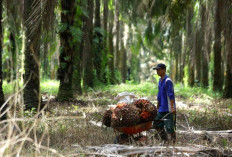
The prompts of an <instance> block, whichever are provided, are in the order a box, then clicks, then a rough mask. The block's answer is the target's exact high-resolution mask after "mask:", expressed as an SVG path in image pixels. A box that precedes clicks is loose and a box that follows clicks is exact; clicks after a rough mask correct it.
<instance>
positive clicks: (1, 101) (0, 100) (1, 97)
mask: <svg viewBox="0 0 232 157" xmlns="http://www.w3.org/2000/svg"><path fill="white" fill-rule="evenodd" d="M2 42H3V34H2V0H0V107H2V105H3V104H4V102H5V99H4V93H3V88H2V83H3V77H2ZM5 109H6V106H5V107H4V108H3V109H2V110H1V111H0V113H2V112H4V111H5ZM0 118H1V119H2V120H3V119H6V114H5V115H3V116H2V117H0Z"/></svg>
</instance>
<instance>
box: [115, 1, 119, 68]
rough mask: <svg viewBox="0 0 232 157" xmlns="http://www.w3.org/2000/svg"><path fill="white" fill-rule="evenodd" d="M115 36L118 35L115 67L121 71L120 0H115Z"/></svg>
mask: <svg viewBox="0 0 232 157" xmlns="http://www.w3.org/2000/svg"><path fill="white" fill-rule="evenodd" d="M115 27H116V29H115V34H116V45H115V46H116V47H115V67H116V68H117V69H119V61H120V52H119V32H120V22H119V0H115Z"/></svg>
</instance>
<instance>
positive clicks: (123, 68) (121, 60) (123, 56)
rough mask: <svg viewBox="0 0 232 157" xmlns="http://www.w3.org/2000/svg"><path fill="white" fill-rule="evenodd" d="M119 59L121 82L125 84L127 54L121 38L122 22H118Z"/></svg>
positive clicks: (122, 34) (122, 31)
mask: <svg viewBox="0 0 232 157" xmlns="http://www.w3.org/2000/svg"><path fill="white" fill-rule="evenodd" d="M120 26H121V27H120V48H121V50H120V58H119V65H120V66H119V67H120V73H121V76H122V82H123V83H125V82H126V69H127V66H126V60H127V58H126V56H127V52H126V49H125V46H124V40H123V38H124V37H123V36H124V27H123V22H122V21H120Z"/></svg>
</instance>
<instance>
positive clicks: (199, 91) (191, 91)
mask: <svg viewBox="0 0 232 157" xmlns="http://www.w3.org/2000/svg"><path fill="white" fill-rule="evenodd" d="M175 94H176V95H181V96H183V97H185V98H192V97H193V96H197V97H200V98H203V99H205V98H206V99H213V98H219V97H221V96H222V93H220V92H214V91H212V89H210V88H202V87H189V86H183V85H182V84H175ZM194 99H195V98H194Z"/></svg>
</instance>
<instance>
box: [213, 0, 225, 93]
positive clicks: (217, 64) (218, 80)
mask: <svg viewBox="0 0 232 157" xmlns="http://www.w3.org/2000/svg"><path fill="white" fill-rule="evenodd" d="M222 1H223V0H216V5H215V26H214V34H215V42H214V47H213V48H214V73H213V90H214V91H221V90H222V76H221V66H222V61H221V60H222V57H221V32H222V27H221V26H222V21H221V20H222V19H221V12H222V9H223V7H222Z"/></svg>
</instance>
